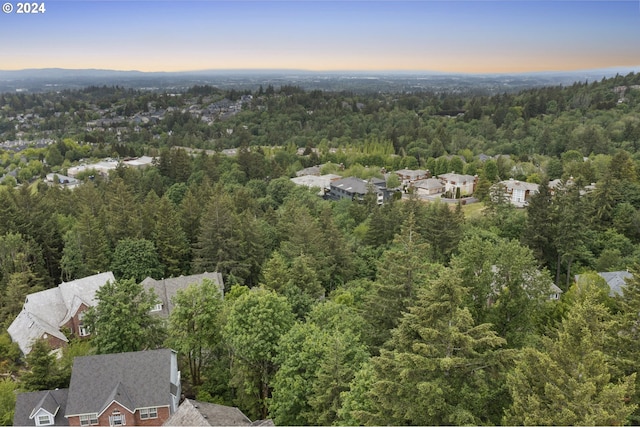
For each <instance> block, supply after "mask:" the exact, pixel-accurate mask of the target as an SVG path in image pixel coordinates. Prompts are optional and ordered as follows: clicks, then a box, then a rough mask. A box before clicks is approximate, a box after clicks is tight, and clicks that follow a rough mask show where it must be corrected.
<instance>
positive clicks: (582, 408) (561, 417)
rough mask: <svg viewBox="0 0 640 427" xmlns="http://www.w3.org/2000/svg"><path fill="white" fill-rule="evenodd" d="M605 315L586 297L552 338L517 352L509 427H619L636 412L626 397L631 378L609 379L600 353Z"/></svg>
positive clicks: (606, 326) (630, 391) (630, 390)
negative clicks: (516, 426)
mask: <svg viewBox="0 0 640 427" xmlns="http://www.w3.org/2000/svg"><path fill="white" fill-rule="evenodd" d="M610 331H611V319H610V315H609V313H608V311H607V310H606V308H605V307H604V306H602V305H601V304H597V303H595V302H594V301H593V300H592V299H591V298H586V299H585V300H583V301H581V302H579V303H577V304H576V305H574V306H573V307H572V308H571V309H570V311H569V312H568V313H567V316H566V318H565V319H564V320H563V321H562V324H561V326H560V328H559V330H558V335H557V337H556V338H555V339H552V338H548V337H542V341H543V344H544V345H543V347H542V348H541V349H537V348H533V347H527V348H525V349H523V350H522V351H521V354H520V356H519V358H518V361H517V363H516V366H515V369H514V370H513V372H512V373H511V374H509V376H508V379H507V385H508V387H509V391H510V394H511V397H512V399H513V403H512V405H511V407H510V408H509V409H508V410H507V411H506V414H505V417H504V419H503V422H504V423H505V424H509V425H620V424H624V423H625V421H626V419H627V417H628V416H629V415H630V414H631V413H632V412H633V411H634V410H635V409H636V407H637V406H636V405H634V404H630V403H628V402H629V399H630V396H631V395H632V394H633V391H634V383H635V374H632V375H629V376H626V377H623V378H622V379H621V380H620V381H619V382H613V381H612V380H611V373H612V371H613V367H612V366H611V365H610V363H609V362H608V361H607V359H608V357H607V354H606V353H605V350H606V342H605V341H606V339H607V335H608V334H609V333H610Z"/></svg>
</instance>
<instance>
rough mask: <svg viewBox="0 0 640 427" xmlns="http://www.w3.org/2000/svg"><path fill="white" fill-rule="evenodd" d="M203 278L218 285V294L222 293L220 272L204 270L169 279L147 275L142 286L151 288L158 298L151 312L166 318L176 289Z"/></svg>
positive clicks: (222, 284) (222, 283)
mask: <svg viewBox="0 0 640 427" xmlns="http://www.w3.org/2000/svg"><path fill="white" fill-rule="evenodd" d="M204 279H209V280H211V281H213V283H215V284H216V285H217V286H218V289H219V290H220V294H221V295H224V282H223V281H222V274H220V273H206V272H205V273H202V274H192V275H190V276H180V277H171V278H169V279H161V280H156V279H152V278H151V277H147V278H146V279H144V280H143V281H142V286H143V287H144V289H145V290H147V291H149V290H153V292H155V294H156V295H157V296H158V298H159V299H160V303H159V304H157V305H156V306H155V307H154V308H153V310H152V313H154V314H157V315H158V316H160V317H162V318H168V317H169V315H170V314H171V312H172V311H173V302H172V300H173V297H174V296H175V295H176V294H177V293H178V291H180V290H184V289H187V287H189V285H192V284H195V283H201V282H202V281H203V280H204Z"/></svg>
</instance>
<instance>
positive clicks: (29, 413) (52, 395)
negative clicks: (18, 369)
mask: <svg viewBox="0 0 640 427" xmlns="http://www.w3.org/2000/svg"><path fill="white" fill-rule="evenodd" d="M68 394H69V389H68V388H63V389H58V390H43V391H33V392H30V393H18V395H17V396H16V409H15V412H14V414H13V425H14V426H34V425H35V426H50V425H56V426H68V425H69V423H68V421H67V419H66V418H65V416H64V414H65V409H66V406H67V396H68Z"/></svg>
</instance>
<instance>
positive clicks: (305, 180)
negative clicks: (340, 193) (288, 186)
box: [291, 173, 342, 196]
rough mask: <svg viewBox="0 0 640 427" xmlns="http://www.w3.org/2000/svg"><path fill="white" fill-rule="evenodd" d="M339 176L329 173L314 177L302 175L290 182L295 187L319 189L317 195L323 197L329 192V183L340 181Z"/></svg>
mask: <svg viewBox="0 0 640 427" xmlns="http://www.w3.org/2000/svg"><path fill="white" fill-rule="evenodd" d="M341 178H342V177H341V176H340V175H336V174H333V173H329V174H326V175H322V176H316V175H302V176H297V177H295V178H291V182H293V183H294V184H296V185H304V186H306V187H309V188H320V192H319V193H318V194H319V195H320V196H324V195H325V194H326V193H328V192H329V190H330V186H331V182H333V181H336V180H338V179H341Z"/></svg>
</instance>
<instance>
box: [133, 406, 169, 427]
mask: <svg viewBox="0 0 640 427" xmlns="http://www.w3.org/2000/svg"><path fill="white" fill-rule="evenodd" d="M134 415H135V420H136V425H137V426H161V425H163V424H164V422H165V421H167V420H168V419H169V416H170V415H171V414H170V413H169V407H167V406H163V407H161V408H158V418H151V419H147V420H142V419H140V412H139V411H136V413H135V414H134Z"/></svg>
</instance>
